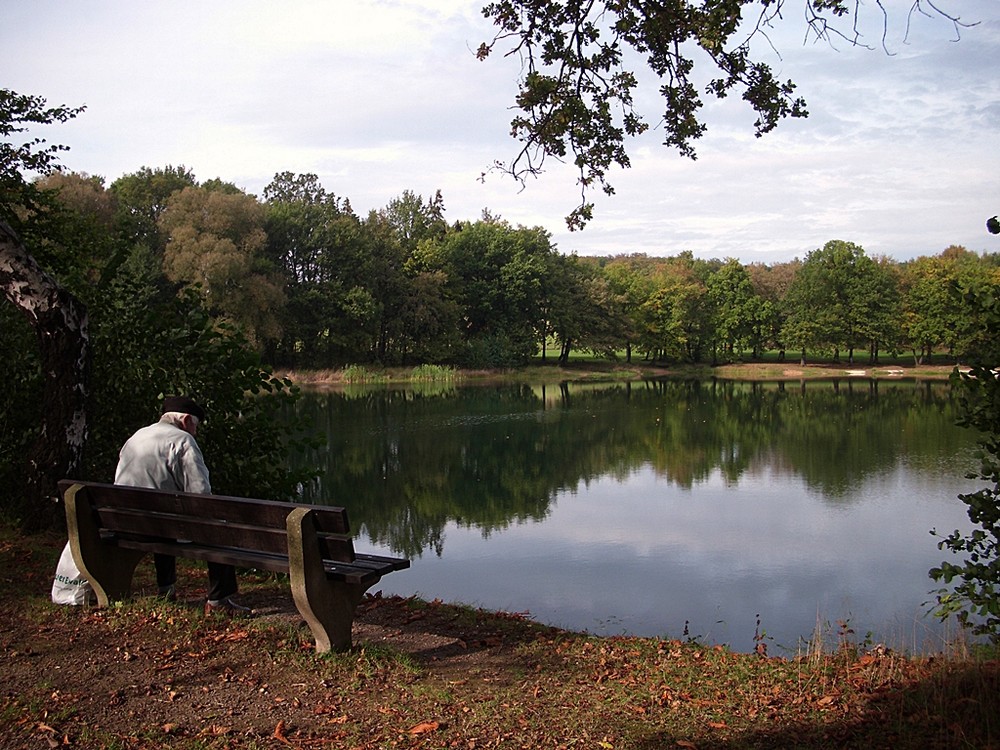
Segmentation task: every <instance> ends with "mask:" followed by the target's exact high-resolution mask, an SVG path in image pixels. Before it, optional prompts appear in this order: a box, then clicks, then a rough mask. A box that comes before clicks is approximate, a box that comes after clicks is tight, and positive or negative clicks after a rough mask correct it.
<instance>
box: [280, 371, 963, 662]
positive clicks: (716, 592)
mask: <svg viewBox="0 0 1000 750" xmlns="http://www.w3.org/2000/svg"><path fill="white" fill-rule="evenodd" d="M297 408H298V409H300V410H301V411H302V412H303V413H304V414H306V415H307V416H309V417H310V418H311V419H312V420H313V421H314V423H315V425H316V427H317V429H318V430H319V431H320V432H321V434H322V435H324V436H325V445H324V446H323V448H322V449H319V450H317V451H316V452H315V453H313V454H311V455H309V456H302V457H301V458H302V460H303V461H305V460H308V461H312V462H316V463H317V464H319V465H320V466H321V467H322V469H323V470H324V475H323V476H322V477H321V478H320V479H319V480H318V481H317V482H315V483H314V484H313V485H310V486H309V487H306V488H304V493H303V494H304V497H305V499H307V500H309V501H310V502H322V503H329V504H336V505H344V506H345V507H347V508H348V510H349V513H350V516H351V520H352V524H353V526H354V529H355V532H356V533H357V535H358V539H357V542H356V546H357V548H358V549H359V551H371V552H384V553H391V554H394V555H406V556H409V557H410V558H411V559H412V561H413V562H412V567H411V569H409V570H407V571H404V572H400V573H396V574H394V575H392V576H389V577H387V578H386V579H384V580H383V581H382V582H381V583H380V584H378V585H377V586H376V587H374V589H373V590H382V591H383V592H384V593H385V594H398V595H401V596H410V595H417V596H420V597H422V598H425V599H441V600H443V601H447V602H461V603H465V604H469V605H473V606H476V607H483V608H486V609H490V610H506V611H510V612H526V613H529V614H530V616H531V617H532V618H534V619H535V620H538V621H540V622H543V623H547V624H551V625H556V626H560V627H565V628H570V629H574V630H586V631H589V632H592V633H595V634H602V635H618V634H631V635H640V636H662V637H670V638H687V637H690V638H698V639H700V640H702V641H703V642H707V643H719V644H727V645H729V646H731V647H732V648H733V649H734V650H738V651H751V650H753V649H754V647H755V646H756V645H757V643H758V642H764V643H765V644H766V645H767V646H768V652H769V653H771V654H781V653H784V654H790V653H796V652H797V651H799V650H801V649H802V648H804V644H805V643H806V642H807V641H808V640H809V639H812V638H818V639H819V640H822V641H823V642H824V644H826V645H827V646H832V645H834V644H835V643H836V642H837V639H838V637H839V634H840V633H841V631H843V630H846V629H847V628H850V629H851V630H853V633H854V634H853V636H852V637H853V639H854V640H855V641H856V642H861V643H863V642H865V641H871V642H873V643H874V642H881V643H885V644H886V645H888V646H890V647H893V648H897V649H907V650H910V651H919V652H925V651H933V650H939V649H940V647H941V640H940V639H941V638H942V637H946V636H947V635H948V629H947V628H942V626H941V625H940V624H939V623H938V622H937V621H936V620H935V619H934V618H932V617H930V616H928V615H927V611H928V609H929V606H928V605H927V602H929V601H930V600H931V599H932V595H931V594H930V592H931V591H932V590H933V589H934V588H936V586H935V584H934V582H933V581H932V580H931V579H930V578H929V577H928V576H927V571H928V569H929V568H931V567H932V566H935V565H937V564H939V563H940V562H941V561H942V560H944V559H948V556H949V555H950V554H951V553H946V552H942V551H940V550H938V549H937V539H935V538H934V537H933V536H932V535H931V534H930V530H931V529H937V530H938V531H939V532H941V533H942V534H947V533H950V532H951V531H953V530H954V529H962V530H963V531H965V530H968V529H969V528H971V524H970V522H969V520H968V517H967V516H966V509H965V505H964V504H963V503H962V502H961V501H959V500H958V499H957V495H958V494H959V493H963V492H970V491H973V490H975V489H978V488H979V487H980V486H981V483H978V482H976V481H971V480H967V479H965V478H964V475H965V474H966V473H967V472H968V471H972V470H975V469H976V468H978V463H977V461H976V458H975V455H974V452H975V448H976V446H975V439H976V434H975V433H974V432H972V431H971V430H967V429H963V428H959V427H957V426H955V421H956V419H957V405H956V404H955V402H954V401H953V399H952V398H951V392H950V388H949V386H948V384H947V383H938V382H913V381H896V380H891V381H887V380H869V379H849V380H847V379H841V380H832V381H803V382H794V383H789V382H784V383H756V382H755V383H748V382H730V381H726V382H722V381H686V380H655V381H644V382H631V383H606V384H584V383H581V384H574V383H570V384H562V385H549V386H525V385H504V386H483V385H478V386H470V387H454V386H445V385H432V386H425V387H413V388H358V389H350V388H347V389H343V390H322V391H321V390H310V391H306V392H305V395H304V397H303V398H302V399H301V400H300V402H299V403H298V404H297ZM951 627H952V629H953V627H954V626H951Z"/></svg>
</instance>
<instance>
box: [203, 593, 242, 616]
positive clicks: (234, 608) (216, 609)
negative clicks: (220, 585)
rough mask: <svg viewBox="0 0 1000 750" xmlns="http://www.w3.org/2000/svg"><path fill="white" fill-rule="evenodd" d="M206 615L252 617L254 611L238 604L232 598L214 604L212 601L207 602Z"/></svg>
mask: <svg viewBox="0 0 1000 750" xmlns="http://www.w3.org/2000/svg"><path fill="white" fill-rule="evenodd" d="M205 615H206V616H208V615H225V616H226V617H252V616H253V610H252V609H250V607H244V606H243V605H242V604H237V603H236V602H234V601H233V600H232V599H231V598H229V597H226V598H225V599H222V600H221V601H217V602H213V601H211V600H209V601H207V602H205Z"/></svg>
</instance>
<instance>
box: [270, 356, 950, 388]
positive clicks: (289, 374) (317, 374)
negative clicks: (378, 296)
mask: <svg viewBox="0 0 1000 750" xmlns="http://www.w3.org/2000/svg"><path fill="white" fill-rule="evenodd" d="M956 367H957V366H956V365H954V364H947V365H913V364H902V363H896V362H894V363H891V364H877V365H866V366H865V365H858V364H845V363H843V362H840V363H832V362H823V363H812V364H806V365H800V364H798V363H797V362H791V361H788V362H749V363H738V364H726V365H715V366H712V365H673V366H657V365H652V364H646V363H638V364H637V363H634V362H633V363H631V364H626V363H622V362H610V361H603V360H586V361H582V360H581V361H579V362H572V363H570V364H567V365H559V364H555V363H553V364H549V363H544V364H529V365H526V366H524V367H520V368H510V369H482V370H475V369H472V370H463V369H449V368H440V371H439V373H438V376H437V377H427V376H424V375H422V374H421V371H420V369H419V368H412V367H374V366H373V367H372V368H371V369H366V368H350V373H351V375H350V376H348V374H347V373H348V372H349V370H348V368H341V369H304V370H296V369H276V370H275V375H277V376H278V377H282V378H287V379H288V380H290V381H291V382H292V383H293V384H295V385H297V386H317V387H337V386H348V385H385V384H392V385H406V384H412V383H427V382H436V383H441V382H452V383H455V384H463V385H476V384H484V385H492V384H497V383H563V382H601V381H603V382H608V381H622V382H625V381H636V380H650V379H657V378H681V379H703V380H710V379H717V380H745V381H798V380H824V379H825V380H832V379H868V380H907V379H914V380H930V381H947V380H948V379H949V378H950V377H951V375H952V373H953V372H954V371H955V369H956ZM359 369H360V370H361V372H362V374H361V375H360V376H359V375H358V370H359ZM962 369H964V368H962Z"/></svg>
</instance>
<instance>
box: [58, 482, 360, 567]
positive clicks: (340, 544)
mask: <svg viewBox="0 0 1000 750" xmlns="http://www.w3.org/2000/svg"><path fill="white" fill-rule="evenodd" d="M59 484H60V489H61V491H63V492H65V491H66V489H68V487H70V486H72V485H73V484H82V485H83V486H84V489H83V492H84V493H85V496H86V498H87V501H88V502H89V503H90V506H91V508H92V511H93V513H94V515H95V518H96V520H97V523H98V526H99V527H100V528H102V529H106V530H108V531H111V532H114V533H117V534H124V535H128V536H132V537H137V536H147V537H157V538H169V539H187V540H190V541H191V542H193V543H196V544H203V545H211V546H220V547H234V548H243V549H248V550H260V551H262V552H269V553H275V554H286V553H287V551H288V546H287V544H288V542H287V538H286V530H285V520H286V518H287V516H288V514H289V513H290V512H291V511H292V510H293V509H294V508H297V507H308V508H310V509H312V510H313V511H314V513H313V516H314V520H315V525H316V527H317V531H318V535H317V536H318V543H319V547H320V554H321V556H322V557H323V558H324V559H327V560H335V561H338V562H353V561H354V559H355V555H354V543H353V540H352V539H351V536H350V533H349V525H348V520H347V513H346V511H345V510H344V509H343V508H337V507H333V506H321V505H303V504H298V503H286V502H281V501H277V500H258V499H253V498H235V497H225V496H221V495H200V494H193V493H185V492H161V491H159V490H149V489H145V488H141V487H126V486H121V485H107V484H98V483H92V482H71V481H65V480H64V481H63V482H60V483H59Z"/></svg>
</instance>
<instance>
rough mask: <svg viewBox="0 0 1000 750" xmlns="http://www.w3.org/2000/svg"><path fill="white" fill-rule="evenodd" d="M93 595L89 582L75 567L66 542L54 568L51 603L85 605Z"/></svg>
mask: <svg viewBox="0 0 1000 750" xmlns="http://www.w3.org/2000/svg"><path fill="white" fill-rule="evenodd" d="M93 594H94V590H93V588H91V586H90V581H88V580H87V579H86V578H84V576H83V573H81V572H80V569H79V568H77V567H76V561H75V560H74V559H73V553H72V552H71V551H70V548H69V542H66V546H65V547H63V551H62V554H61V555H60V556H59V564H58V565H57V566H56V577H55V580H53V581H52V601H53V602H55V603H56V604H87V603H88V602H90V601H91V600H92V599H93Z"/></svg>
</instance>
